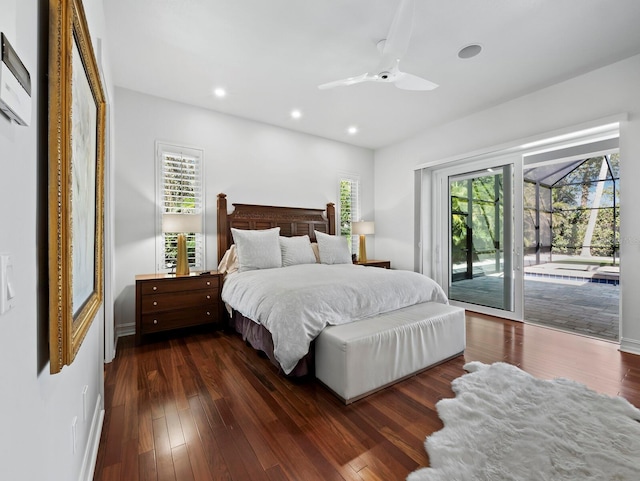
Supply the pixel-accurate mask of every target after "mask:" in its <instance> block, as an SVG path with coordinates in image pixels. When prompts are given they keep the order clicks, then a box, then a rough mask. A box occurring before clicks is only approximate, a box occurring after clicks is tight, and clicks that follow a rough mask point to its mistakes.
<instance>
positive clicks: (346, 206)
mask: <svg viewBox="0 0 640 481" xmlns="http://www.w3.org/2000/svg"><path fill="white" fill-rule="evenodd" d="M359 186H360V181H359V180H358V179H357V178H355V177H346V176H345V177H342V178H341V179H340V235H344V236H349V237H350V238H351V242H350V243H349V245H350V246H351V253H352V254H355V253H356V252H358V236H357V235H352V234H351V223H352V222H355V221H358V220H360V192H359Z"/></svg>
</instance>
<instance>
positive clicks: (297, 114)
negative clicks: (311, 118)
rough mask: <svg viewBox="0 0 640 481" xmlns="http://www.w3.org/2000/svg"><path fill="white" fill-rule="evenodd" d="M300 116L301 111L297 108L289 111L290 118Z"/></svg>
mask: <svg viewBox="0 0 640 481" xmlns="http://www.w3.org/2000/svg"><path fill="white" fill-rule="evenodd" d="M300 117H302V112H300V111H299V110H298V109H295V110H292V111H291V118H292V119H299V118H300Z"/></svg>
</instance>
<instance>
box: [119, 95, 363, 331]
mask: <svg viewBox="0 0 640 481" xmlns="http://www.w3.org/2000/svg"><path fill="white" fill-rule="evenodd" d="M115 104H116V110H117V112H116V122H115V128H116V132H115V134H116V138H117V142H116V151H115V219H116V226H115V249H116V251H115V259H116V273H115V279H116V280H115V289H114V292H115V296H116V307H115V317H116V324H117V325H118V326H119V327H120V328H121V329H120V330H121V332H122V327H123V326H124V329H125V330H124V332H129V331H130V329H131V327H132V326H131V325H132V324H133V323H135V276H136V274H147V273H153V272H155V271H156V265H155V248H156V237H155V233H156V227H155V221H156V207H155V198H156V197H155V196H156V192H155V177H154V176H155V174H154V168H155V162H156V159H155V147H154V145H155V142H156V140H160V141H166V142H169V143H175V144H177V145H183V146H187V147H197V148H202V149H204V157H205V189H206V201H205V203H206V218H205V222H206V237H207V247H206V249H207V262H206V268H207V269H215V268H216V266H217V244H216V199H217V195H218V194H219V193H221V192H223V193H225V194H227V199H228V202H229V208H231V203H233V202H237V203H246V204H267V205H284V206H296V207H311V208H323V207H325V205H326V204H327V202H334V203H336V204H337V203H338V180H339V175H340V173H341V172H347V173H353V174H357V175H359V176H360V181H361V195H362V212H361V214H362V217H363V218H365V219H373V152H372V151H371V150H367V149H363V148H359V147H353V146H349V145H346V144H343V143H339V142H334V141H330V140H326V139H322V138H319V137H314V136H311V135H306V134H301V133H297V132H294V131H291V130H287V129H282V128H279V127H274V126H270V125H266V124H262V123H258V122H253V121H249V120H244V119H240V118H237V117H233V116H229V115H225V114H221V113H216V112H212V111H209V110H205V109H201V108H197V107H192V106H189V105H185V104H180V103H177V102H172V101H168V100H164V99H160V98H157V97H152V96H149V95H145V94H142V93H138V92H134V91H131V90H127V89H121V88H117V89H116V97H115ZM370 249H371V255H373V253H374V246H373V243H371V245H370Z"/></svg>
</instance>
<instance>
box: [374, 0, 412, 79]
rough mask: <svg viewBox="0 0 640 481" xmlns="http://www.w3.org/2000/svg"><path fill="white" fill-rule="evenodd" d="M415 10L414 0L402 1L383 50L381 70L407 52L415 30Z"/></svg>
mask: <svg viewBox="0 0 640 481" xmlns="http://www.w3.org/2000/svg"><path fill="white" fill-rule="evenodd" d="M414 10H415V8H414V0H400V4H399V5H398V9H397V10H396V15H395V17H393V22H391V27H390V28H389V33H388V35H387V38H386V39H385V42H384V48H383V49H382V60H381V62H380V69H381V70H382V69H385V68H388V67H389V66H391V65H393V62H395V61H396V60H399V59H401V58H402V57H403V56H404V54H405V53H406V52H407V49H408V48H409V41H410V40H411V30H412V29H413V12H414Z"/></svg>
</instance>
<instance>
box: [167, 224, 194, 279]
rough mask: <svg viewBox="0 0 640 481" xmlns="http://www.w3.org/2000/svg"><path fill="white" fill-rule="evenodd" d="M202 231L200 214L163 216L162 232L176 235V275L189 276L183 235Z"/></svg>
mask: <svg viewBox="0 0 640 481" xmlns="http://www.w3.org/2000/svg"><path fill="white" fill-rule="evenodd" d="M201 231H202V216H201V215H200V214H163V215H162V232H164V233H172V234H178V253H177V255H176V275H177V276H188V275H189V259H188V257H187V239H186V237H185V234H188V233H199V232H201Z"/></svg>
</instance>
